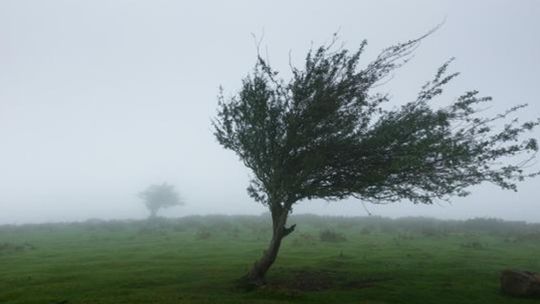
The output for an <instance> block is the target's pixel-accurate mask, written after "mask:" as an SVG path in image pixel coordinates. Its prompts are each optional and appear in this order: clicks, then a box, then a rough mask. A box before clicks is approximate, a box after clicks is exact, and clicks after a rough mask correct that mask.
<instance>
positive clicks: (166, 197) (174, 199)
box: [139, 183, 184, 218]
mask: <svg viewBox="0 0 540 304" xmlns="http://www.w3.org/2000/svg"><path fill="white" fill-rule="evenodd" d="M139 197H140V198H141V199H143V200H144V204H145V205H146V208H148V211H150V218H155V217H156V215H157V212H158V211H159V209H163V208H168V207H173V206H179V205H183V204H184V203H183V202H182V200H181V199H180V196H179V195H178V193H177V192H176V190H175V189H174V186H173V185H169V184H167V183H163V184H161V185H151V186H149V187H148V188H146V190H144V191H143V192H141V193H139Z"/></svg>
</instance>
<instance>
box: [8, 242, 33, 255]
mask: <svg viewBox="0 0 540 304" xmlns="http://www.w3.org/2000/svg"><path fill="white" fill-rule="evenodd" d="M33 249H35V247H34V246H33V245H31V244H29V243H24V244H13V243H7V242H6V243H0V254H3V253H16V252H22V251H27V250H33Z"/></svg>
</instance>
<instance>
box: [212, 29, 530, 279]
mask: <svg viewBox="0 0 540 304" xmlns="http://www.w3.org/2000/svg"><path fill="white" fill-rule="evenodd" d="M426 36H427V35H425V36H422V37H420V38H419V39H415V40H411V41H408V42H405V43H400V44H396V45H394V46H391V47H389V48H386V49H384V50H383V51H382V52H381V53H380V54H379V55H378V56H377V57H376V58H375V59H374V60H373V61H372V62H370V63H368V64H366V65H364V66H363V67H360V65H359V60H360V55H361V54H362V52H363V50H364V48H365V46H366V41H364V42H362V44H361V45H360V47H359V48H358V49H357V50H355V51H349V50H347V49H344V48H342V47H341V48H336V47H334V46H333V43H332V44H330V45H324V46H321V47H319V48H315V49H311V50H310V51H309V52H308V53H307V56H306V58H305V65H304V66H303V67H302V68H296V67H292V68H291V69H292V77H291V79H289V80H284V79H281V78H279V77H278V73H277V72H276V71H275V70H274V69H272V68H271V67H270V65H269V64H268V62H267V61H266V60H264V59H263V58H261V56H258V58H257V62H256V64H255V67H254V69H253V71H252V73H251V74H250V75H248V76H247V77H246V78H244V79H243V81H242V86H241V89H240V91H239V92H238V93H237V94H235V95H234V96H232V97H230V98H225V97H224V95H223V93H221V94H220V96H219V105H218V107H219V108H218V113H217V117H216V118H215V119H214V120H213V126H214V130H215V131H214V135H215V136H216V138H217V140H218V142H219V143H220V144H221V145H222V146H223V147H225V148H226V149H230V150H232V151H234V152H235V153H236V154H237V155H238V156H239V157H240V159H241V160H242V161H243V162H244V164H245V165H246V166H247V167H248V168H250V169H251V171H252V173H253V178H252V180H251V182H250V185H249V187H248V189H247V190H248V193H249V195H250V196H251V197H252V198H253V199H255V200H256V201H258V202H260V203H262V204H264V205H265V206H267V207H268V209H269V211H270V213H271V216H272V224H273V230H272V238H271V241H270V244H269V246H268V249H267V250H266V251H264V254H263V256H262V257H261V258H260V260H258V261H256V262H255V264H254V265H253V267H252V268H251V270H250V271H249V273H248V274H247V276H246V279H247V280H248V282H250V283H252V284H255V285H261V284H264V282H265V281H264V277H265V274H266V272H267V271H268V269H269V268H270V266H271V265H272V264H273V263H274V261H275V259H276V256H277V254H278V251H279V248H280V244H281V241H282V240H283V238H284V237H286V236H287V235H289V234H290V233H292V232H293V231H294V228H295V225H292V226H290V227H288V226H286V223H287V217H288V215H289V214H290V213H291V212H292V208H293V206H294V204H296V203H298V202H300V201H302V200H310V199H316V198H322V199H325V200H338V199H343V198H347V197H354V198H357V199H359V200H361V201H365V202H372V203H382V202H396V201H399V200H409V201H412V202H413V203H423V204H431V203H432V202H433V201H434V200H436V199H448V197H449V196H451V195H458V196H465V195H467V194H469V192H468V191H467V188H468V187H469V186H472V185H476V184H480V183H482V182H491V183H493V184H495V185H498V186H500V187H501V188H503V189H511V190H516V182H517V181H522V180H523V179H525V178H528V177H533V176H536V175H538V172H531V171H530V170H526V168H527V167H529V166H528V165H527V164H528V163H529V162H530V160H532V159H533V157H534V155H535V152H536V151H537V150H538V145H537V142H536V140H534V139H532V138H528V139H523V138H522V135H523V133H525V132H526V131H529V130H531V129H533V128H535V127H536V126H537V125H538V124H540V119H539V120H537V121H529V122H525V123H519V122H518V120H517V118H513V117H512V116H513V114H515V112H516V111H518V110H519V109H522V108H523V107H525V106H526V105H517V106H514V107H512V108H510V109H508V110H507V111H506V112H503V113H500V114H498V115H494V116H488V117H486V116H484V115H482V114H483V113H485V112H484V111H483V110H484V109H485V106H482V104H485V103H488V102H490V101H491V98H490V97H483V96H480V95H479V94H478V92H477V91H469V92H466V93H464V94H463V95H461V96H459V97H457V98H456V99H455V100H453V101H452V102H450V103H449V104H447V105H440V106H437V107H436V106H434V105H433V100H434V99H435V98H436V97H438V96H439V95H441V93H442V92H443V87H444V86H445V85H446V84H447V83H448V82H449V81H451V80H452V79H453V78H454V77H456V76H457V75H458V73H448V72H447V68H448V66H449V63H450V61H448V62H446V63H445V64H444V65H442V67H440V68H439V69H438V71H437V73H436V74H435V77H434V78H433V80H431V81H429V82H427V83H426V84H425V85H424V86H422V88H421V89H420V92H419V93H418V96H417V97H416V99H415V100H412V101H410V102H407V103H405V104H403V105H401V106H400V107H398V108H389V107H388V106H386V107H385V103H386V102H388V101H389V99H390V98H389V96H388V95H387V94H382V93H377V92H374V88H375V87H377V86H378V85H380V84H381V83H382V81H383V80H385V79H388V77H387V76H388V75H389V74H390V73H391V72H392V71H393V70H395V69H396V68H399V67H400V66H402V65H403V64H404V63H405V62H407V61H408V59H409V58H410V55H411V54H412V52H413V51H414V49H415V48H416V47H417V46H418V45H419V43H420V41H421V40H422V39H424V38H425V37H426ZM385 82H386V81H385Z"/></svg>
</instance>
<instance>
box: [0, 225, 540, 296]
mask: <svg viewBox="0 0 540 304" xmlns="http://www.w3.org/2000/svg"><path fill="white" fill-rule="evenodd" d="M291 222H296V223H298V227H297V230H296V231H295V232H294V233H293V234H291V235H290V236H289V237H287V238H286V239H285V240H284V242H283V245H282V250H281V252H280V255H279V257H278V260H277V262H276V263H275V264H274V266H273V268H272V269H271V270H270V273H269V275H268V281H269V285H268V286H267V287H264V288H260V289H258V290H256V291H251V292H247V291H244V290H241V289H239V288H237V287H236V284H235V282H236V280H237V279H238V278H239V277H241V276H242V275H243V274H245V273H246V271H247V270H248V268H249V266H250V265H251V264H252V263H253V262H254V261H255V260H256V259H257V258H258V257H259V256H260V255H261V253H262V250H263V249H264V248H265V247H266V245H267V242H268V240H269V237H270V236H269V231H270V224H269V222H268V221H267V219H266V217H221V216H216V217H187V218H183V219H178V220H161V221H156V222H146V221H130V222H119V221H118V222H86V223H79V224H77V223H75V224H46V225H25V226H3V227H0V303H14V304H15V303H25V304H31V303H69V304H73V303H111V304H112V303H114V304H119V303H438V304H440V303H536V302H535V301H536V300H530V299H513V298H509V297H506V296H504V295H501V294H500V292H499V286H498V284H499V281H498V280H499V273H500V271H501V270H503V269H505V268H517V269H528V270H536V271H538V270H540V259H539V254H540V227H539V225H525V224H523V223H505V222H499V221H493V220H491V221H490V220H476V222H475V221H469V222H448V221H445V222H443V221H434V220H429V219H415V220H410V219H404V220H389V219H381V218H352V219H351V218H349V219H347V218H322V217H315V216H300V217H296V218H293V219H292V220H291ZM324 230H330V231H333V232H335V233H336V234H338V235H339V236H340V237H344V238H345V240H337V241H336V242H322V241H320V239H319V233H320V232H321V231H324Z"/></svg>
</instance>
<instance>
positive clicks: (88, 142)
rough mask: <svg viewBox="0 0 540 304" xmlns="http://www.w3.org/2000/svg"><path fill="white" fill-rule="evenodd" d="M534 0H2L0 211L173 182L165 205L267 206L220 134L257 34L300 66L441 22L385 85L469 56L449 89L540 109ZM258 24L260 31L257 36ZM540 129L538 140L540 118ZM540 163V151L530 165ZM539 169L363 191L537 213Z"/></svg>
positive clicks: (77, 209) (84, 212) (396, 90)
mask: <svg viewBox="0 0 540 304" xmlns="http://www.w3.org/2000/svg"><path fill="white" fill-rule="evenodd" d="M538 16H540V4H539V3H538V2H537V1H532V0H530V1H520V2H518V3H514V2H510V1H475V2H465V1H437V2H434V1H408V2H407V3H404V2H400V1H377V2H364V1H358V2H330V1H295V2H292V3H291V2H286V1H277V2H276V1H273V2H272V3H270V2H268V3H263V2H253V1H227V2H218V1H198V2H197V3H183V2H178V1H152V2H143V1H114V2H111V1H46V2H45V1H3V2H1V3H0V143H1V147H0V224H23V223H42V222H63V221H66V222H71V221H82V220H87V219H92V218H98V219H142V218H145V217H147V215H148V212H147V210H146V209H145V207H144V204H143V203H142V201H141V199H140V198H139V197H138V196H137V194H138V193H139V192H140V191H143V190H144V189H145V188H146V187H147V186H148V185H151V184H160V183H163V182H167V183H170V184H172V185H174V186H175V187H176V189H177V190H178V192H179V193H180V195H181V197H182V199H183V200H184V201H185V205H184V206H178V207H173V208H170V209H167V210H164V211H163V213H162V215H163V216H167V217H180V216H186V215H205V214H228V215H242V214H251V215H256V214H261V213H263V212H266V208H265V207H264V206H262V205H259V204H258V203H256V202H254V201H253V199H251V198H250V197H249V196H248V195H247V193H246V187H247V185H248V181H249V179H250V172H249V171H248V169H247V168H245V167H244V165H243V163H242V161H240V160H239V159H238V158H237V157H236V156H235V155H234V154H233V153H232V152H231V151H227V150H225V149H223V148H222V147H221V146H220V145H219V144H218V143H217V142H216V140H215V138H214V135H213V134H212V133H213V130H212V127H211V120H212V118H213V117H214V116H215V114H216V107H217V95H218V93H219V87H220V86H222V87H223V89H224V92H225V95H226V96H231V95H234V94H235V93H236V92H238V90H239V88H240V86H241V79H242V78H243V77H244V76H246V75H247V74H248V73H249V72H250V71H251V69H252V68H253V65H254V63H255V61H256V56H257V46H256V44H257V41H258V39H261V41H262V42H261V50H262V53H263V55H264V56H265V58H267V59H268V60H269V62H270V63H271V64H272V66H273V67H274V68H275V69H276V70H278V71H280V72H281V74H280V75H281V76H282V77H285V78H287V76H289V75H290V67H289V64H292V65H295V66H300V65H301V64H302V62H303V60H304V57H305V54H306V52H307V50H308V49H309V48H310V47H312V45H320V44H323V43H326V42H328V41H330V40H331V39H332V35H333V34H334V33H336V32H337V33H338V34H339V36H340V37H341V39H342V40H343V42H344V43H345V46H346V47H350V48H355V47H357V46H358V45H360V43H361V41H362V40H363V39H367V40H368V46H367V49H366V52H365V54H364V55H363V56H364V59H363V61H362V62H365V63H368V62H369V61H370V60H371V59H373V58H374V57H375V56H376V55H377V54H378V52H379V51H380V50H381V49H383V48H385V47H387V46H390V45H393V44H395V43H397V42H401V41H407V40H409V39H414V38H416V37H419V36H420V35H422V34H424V33H425V32H427V31H429V30H430V29H432V28H433V27H434V26H436V25H438V24H440V23H441V22H443V21H444V23H443V25H442V27H441V28H440V29H439V30H437V31H436V32H435V33H434V34H433V35H431V36H430V37H428V38H427V39H425V41H423V42H422V44H421V46H420V47H419V48H418V49H417V50H416V51H415V56H414V58H413V59H412V60H411V61H410V62H409V63H408V64H407V65H405V66H404V67H402V68H401V69H399V70H398V71H397V72H396V73H395V75H394V76H393V79H392V80H391V81H390V82H388V83H387V84H385V85H383V86H382V87H380V88H379V89H380V91H382V92H388V93H390V95H391V96H392V103H391V105H395V106H397V105H400V104H403V103H405V102H407V101H410V100H412V99H413V98H414V97H415V94H416V93H417V92H418V89H419V88H420V87H421V86H422V85H423V84H424V83H425V82H426V81H427V80H429V79H431V77H432V76H433V75H434V74H435V72H436V70H437V68H438V67H439V66H440V65H441V64H442V63H444V62H445V61H447V60H448V59H449V58H451V57H456V60H455V62H454V63H453V64H452V66H451V70H452V71H459V72H460V73H461V75H460V76H459V78H458V79H457V80H455V81H454V82H452V83H451V84H450V85H449V86H448V88H447V90H446V92H445V94H444V96H443V97H442V98H441V102H443V103H444V100H445V99H446V100H448V101H451V100H452V99H453V98H455V97H457V96H459V94H461V93H462V92H464V91H467V90H471V89H478V90H479V91H480V93H481V94H484V95H490V96H493V98H494V101H493V103H492V105H493V107H492V108H489V109H487V110H486V111H490V112H492V113H499V112H502V111H504V110H506V109H507V108H509V107H511V106H514V105H516V104H521V103H528V104H529V107H528V108H527V110H526V111H525V112H521V113H519V117H520V121H521V120H523V121H526V120H531V119H535V118H537V117H539V116H540V103H539V102H538V98H539V97H538V75H540V58H539V57H538V54H540V39H538V29H539V28H540V19H539V18H538ZM252 34H254V35H255V36H256V39H255V40H254V38H253V35H252ZM533 132H534V133H532V134H530V135H532V137H535V138H537V139H538V138H540V132H539V131H538V130H534V131H533ZM533 167H534V168H538V169H540V165H538V164H533ZM537 185H538V181H534V180H530V181H526V182H524V183H520V184H519V185H518V192H512V191H503V190H500V189H499V188H497V187H495V186H493V185H489V184H483V185H481V186H478V187H474V188H472V189H471V191H472V194H471V195H470V196H468V197H465V198H462V197H460V198H457V197H456V198H453V199H452V200H451V201H450V202H439V203H436V204H433V205H427V206H425V205H413V204H412V203H410V202H407V201H403V202H399V203H394V204H388V205H371V204H366V207H367V209H368V211H369V212H370V213H372V214H374V215H379V216H386V217H394V218H395V217H404V216H429V217H435V218H442V219H467V218H475V217H489V218H491V217H495V218H502V219H506V220H520V221H528V222H540V212H538V207H539V205H538V204H539V202H538V197H539V196H540V190H539V188H538V186H537ZM368 211H366V209H365V208H364V206H363V205H362V204H361V202H360V201H358V200H355V199H346V200H342V201H337V202H325V201H322V200H313V201H303V202H301V203H299V204H298V205H297V207H295V209H294V213H295V214H302V213H314V214H320V215H346V216H365V215H367V212H368Z"/></svg>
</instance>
